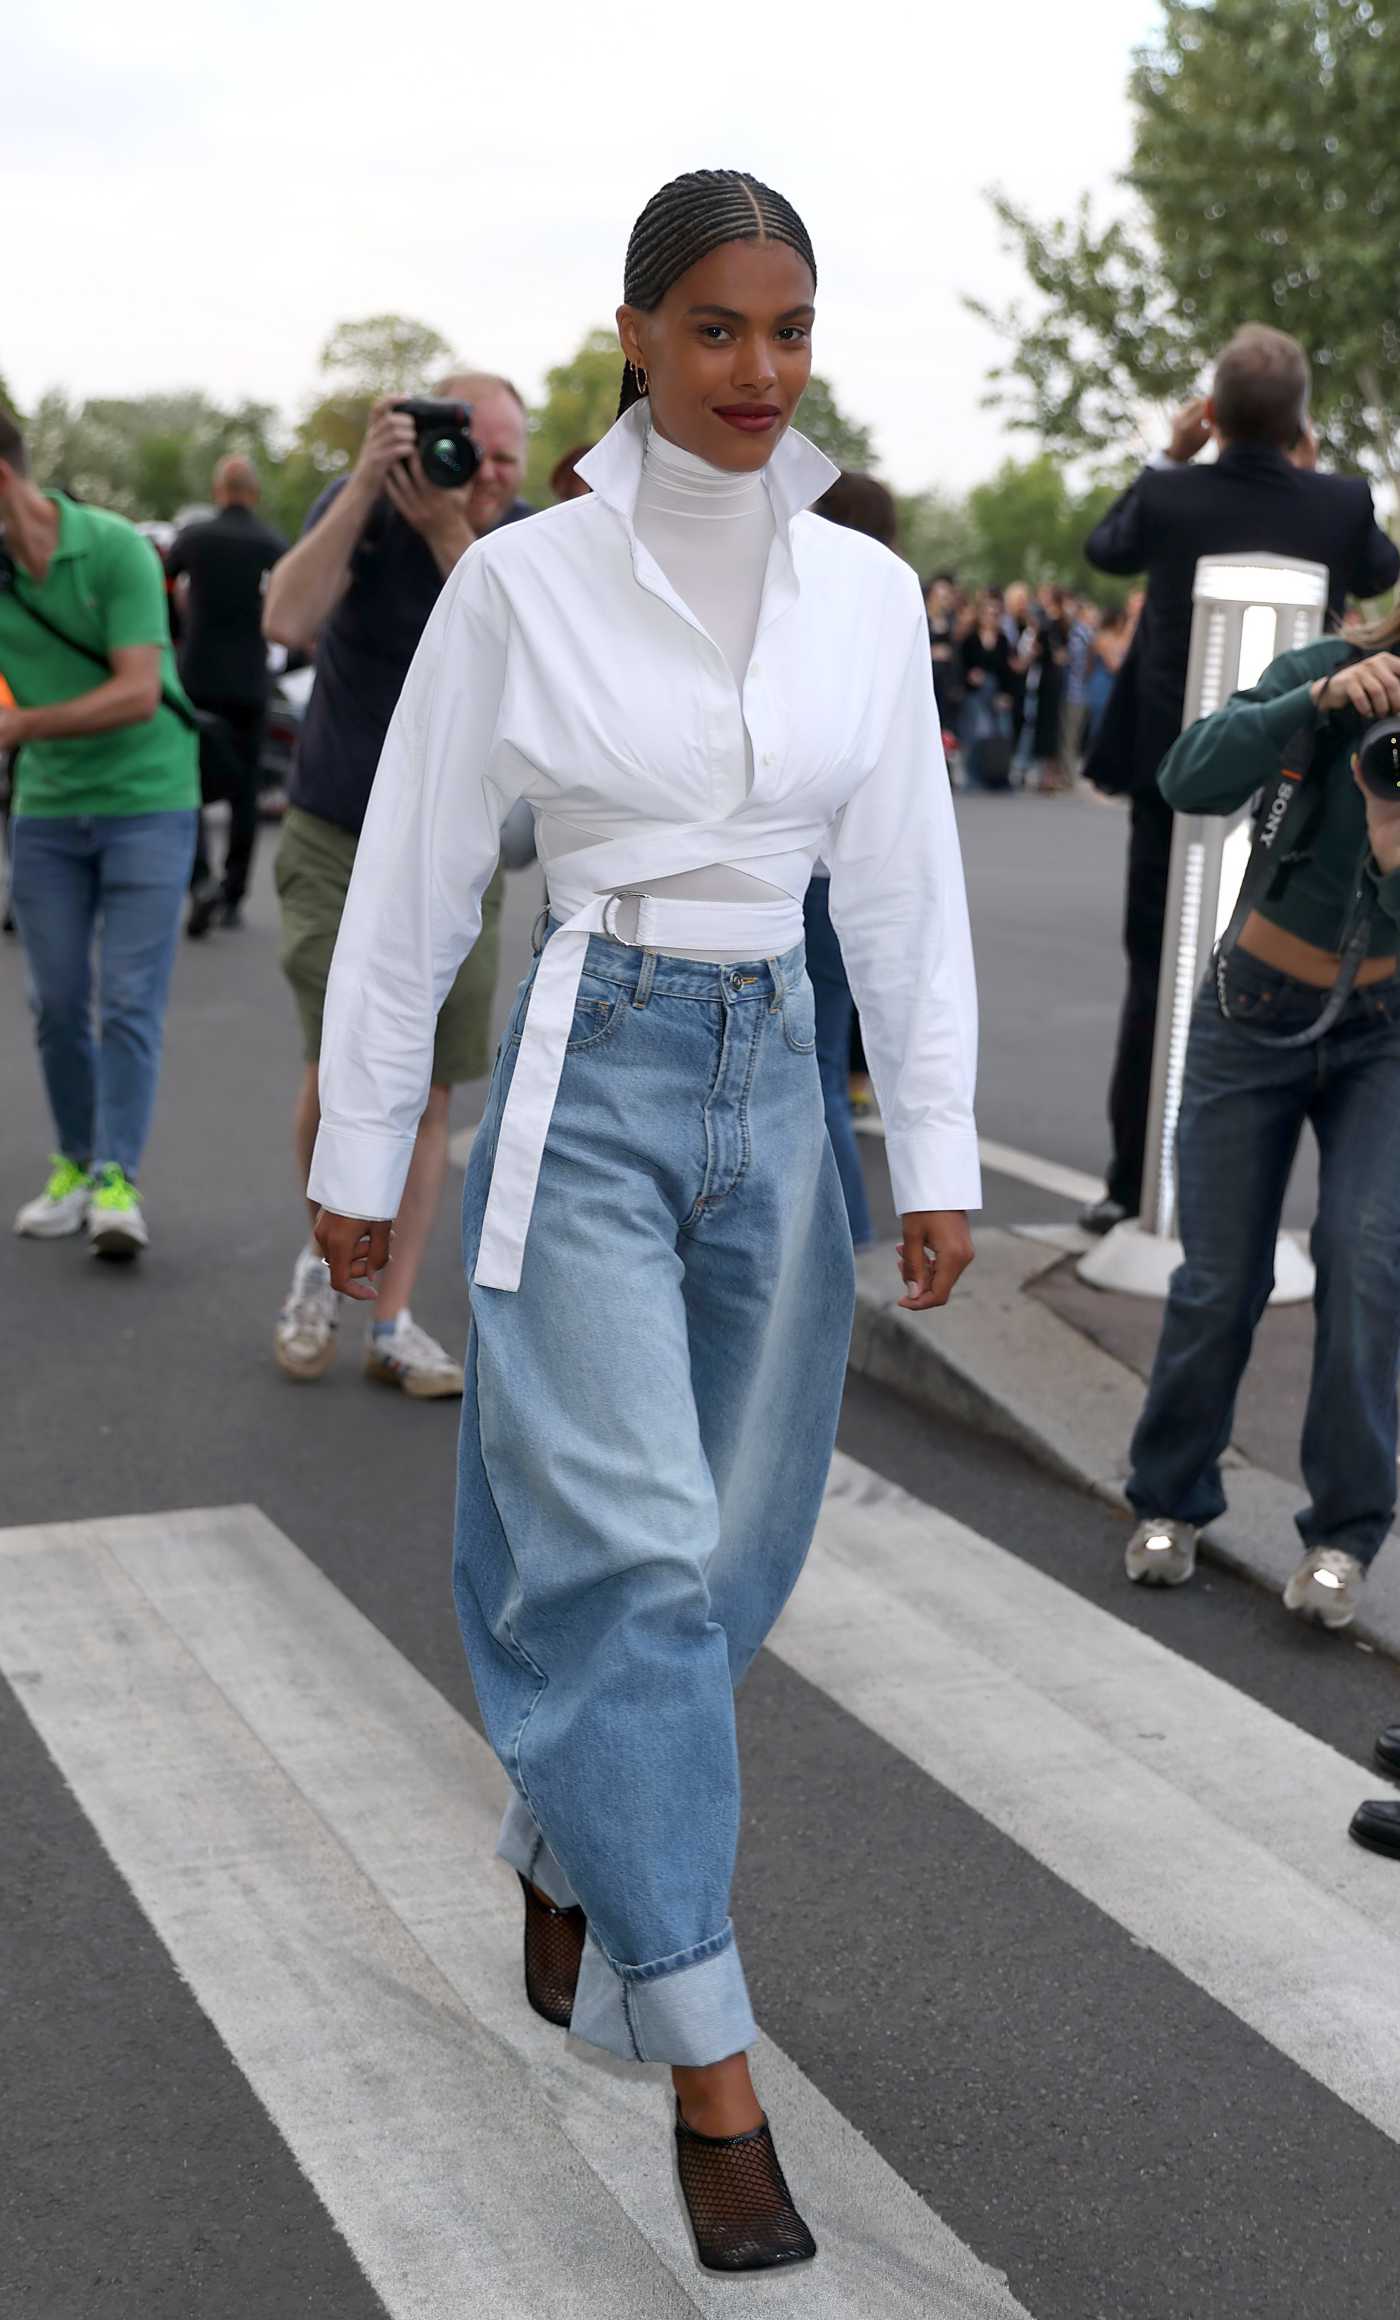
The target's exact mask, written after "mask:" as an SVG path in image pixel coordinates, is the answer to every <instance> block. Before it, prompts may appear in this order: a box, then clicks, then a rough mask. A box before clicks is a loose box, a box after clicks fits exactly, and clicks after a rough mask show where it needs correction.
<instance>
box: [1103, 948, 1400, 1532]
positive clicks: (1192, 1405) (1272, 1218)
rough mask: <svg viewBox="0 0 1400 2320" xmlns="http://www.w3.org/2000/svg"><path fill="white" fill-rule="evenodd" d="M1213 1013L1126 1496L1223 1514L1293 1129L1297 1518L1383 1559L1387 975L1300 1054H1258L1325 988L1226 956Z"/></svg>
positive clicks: (1390, 1331) (1395, 1107)
mask: <svg viewBox="0 0 1400 2320" xmlns="http://www.w3.org/2000/svg"><path fill="white" fill-rule="evenodd" d="M1227 996H1228V1000H1229V1005H1230V1011H1231V1014H1232V1015H1233V1016H1235V1017H1236V1018H1237V1019H1238V1020H1237V1022H1234V1023H1231V1022H1227V1021H1226V1020H1225V1018H1224V1017H1223V1016H1222V1015H1221V1013H1220V1009H1219V1006H1218V1004H1217V1002H1216V998H1215V995H1214V991H1213V990H1212V988H1211V987H1210V986H1209V985H1207V986H1206V988H1205V989H1204V990H1203V991H1202V992H1201V995H1200V997H1199V998H1198V999H1197V1002H1196V1011H1195V1015H1194V1017H1193V1019H1192V1025H1191V1038H1190V1044H1189V1046H1188V1048H1187V1054H1186V1075H1185V1086H1184V1090H1183V1095H1182V1105H1181V1120H1180V1125H1179V1127H1178V1130H1177V1173H1178V1182H1179V1194H1178V1202H1179V1208H1180V1214H1181V1227H1180V1229H1181V1238H1182V1243H1183V1247H1184V1250H1185V1262H1184V1264H1183V1265H1182V1266H1181V1267H1180V1268H1179V1270H1178V1271H1177V1273H1176V1274H1175V1276H1174V1277H1173V1280H1172V1284H1171V1293H1170V1296H1169V1297H1168V1300H1167V1310H1166V1316H1165V1319H1164V1321H1163V1324H1162V1335H1161V1340H1160V1343H1159V1344H1158V1347H1157V1357H1156V1361H1155V1363H1154V1365H1153V1370H1152V1378H1151V1383H1150V1385H1149V1387H1148V1393H1147V1405H1146V1408H1145V1409H1144V1411H1143V1414H1142V1417H1141V1419H1140V1420H1139V1423H1138V1426H1137V1430H1136V1432H1135V1434H1134V1436H1133V1444H1132V1460H1131V1473H1130V1476H1129V1480H1128V1497H1129V1498H1130V1500H1131V1501H1132V1504H1133V1505H1134V1506H1135V1507H1136V1508H1137V1510H1138V1512H1139V1513H1140V1514H1157V1515H1171V1516H1175V1517H1176V1518H1177V1519H1178V1520H1180V1521H1183V1522H1190V1523H1197V1524H1204V1523H1208V1522H1212V1521H1214V1519H1215V1517H1216V1516H1217V1515H1219V1514H1221V1513H1223V1511H1224V1507H1225V1493H1224V1490H1223V1488H1222V1486H1221V1480H1220V1463H1219V1462H1220V1457H1221V1453H1222V1452H1223V1450H1224V1449H1225V1446H1226V1444H1227V1443H1228V1441H1229V1439H1230V1433H1231V1428H1232V1425H1233V1422H1234V1412H1235V1396H1236V1394H1237V1392H1238V1390H1239V1383H1240V1379H1241V1378H1242V1377H1243V1375H1244V1370H1245V1364H1246V1362H1247V1361H1248V1359H1249V1351H1250V1346H1251V1344H1252V1342H1253V1338H1254V1331H1255V1328H1256V1326H1257V1324H1258V1321H1259V1319H1260V1316H1261V1315H1262V1313H1263V1311H1264V1308H1265V1306H1266V1304H1267V1303H1268V1299H1269V1293H1270V1291H1271V1289H1272V1287H1273V1279H1274V1245H1275V1242H1276V1240H1277V1238H1278V1231H1279V1220H1280V1217H1281V1215H1282V1210H1283V1200H1284V1194H1285V1192H1286V1190H1287V1187H1288V1177H1289V1171H1290V1169H1291V1168H1292V1165H1293V1157H1294V1154H1295V1152H1296V1151H1297V1148H1298V1138H1299V1136H1300V1135H1301V1133H1302V1129H1303V1123H1304V1121H1305V1120H1310V1121H1311V1122H1312V1125H1313V1128H1314V1130H1315V1132H1316V1135H1317V1143H1318V1154H1319V1163H1320V1174H1319V1188H1318V1209H1317V1220H1316V1222H1315V1224H1314V1225H1313V1230H1312V1254H1313V1262H1314V1264H1315V1265H1316V1268H1317V1291H1316V1313H1317V1335H1316V1343H1315V1347H1314V1353H1313V1370H1312V1383H1311V1389H1310V1392H1309V1395H1308V1405H1307V1412H1306V1415H1305V1417H1304V1421H1303V1437H1302V1452H1301V1455H1302V1468H1303V1478H1304V1481H1305V1482H1306V1485H1307V1488H1308V1491H1309V1493H1310V1496H1311V1504H1310V1505H1309V1506H1308V1507H1307V1508H1305V1510H1304V1511H1303V1512H1302V1513H1301V1514H1300V1515H1299V1517H1298V1529H1299V1531H1300V1532H1301V1534H1302V1538H1303V1542H1304V1544H1305V1545H1306V1546H1308V1547H1318V1546H1331V1547H1344V1548H1345V1549H1346V1550H1347V1552H1348V1553H1349V1554H1353V1555H1356V1556H1357V1557H1358V1558H1359V1559H1360V1561H1361V1562H1363V1563H1369V1562H1370V1561H1371V1559H1372V1557H1373V1556H1374V1555H1375V1554H1376V1552H1377V1550H1378V1548H1379V1547H1380V1545H1381V1543H1382V1541H1383V1540H1384V1538H1385V1536H1386V1533H1387V1531H1388V1530H1389V1528H1390V1523H1391V1517H1392V1515H1393V1513H1394V1511H1395V1450H1396V1399H1395V1394H1396V1373H1397V1364H1400V1166H1397V1164H1396V1151H1397V1148H1398V1147H1400V977H1397V978H1395V979H1394V980H1391V981H1388V982H1384V983H1376V984H1373V985H1371V986H1370V987H1369V988H1368V989H1366V990H1362V991H1357V992H1355V993H1353V995H1352V997H1351V999H1350V1000H1349V1001H1348V1003H1347V1006H1346V1008H1345V1010H1344V1011H1343V1013H1342V1015H1341V1017H1340V1018H1339V1020H1338V1022H1337V1023H1336V1024H1335V1026H1334V1027H1333V1029H1332V1030H1330V1031H1328V1032H1326V1033H1324V1035H1323V1037H1322V1039H1321V1040H1320V1041H1319V1042H1318V1043H1317V1045H1316V1046H1313V1047H1302V1048H1293V1049H1291V1050H1290V1049H1284V1050H1280V1049H1277V1048H1269V1047H1265V1046H1261V1045H1260V1044H1259V1043H1258V1042H1257V1041H1255V1040H1252V1039H1250V1038H1249V1037H1248V1036H1247V1034H1246V1032H1245V1031H1244V1030H1243V1029H1241V1028H1240V1025H1241V1024H1245V1023H1247V1024H1251V1025H1253V1026H1255V1027H1256V1028H1258V1029H1261V1030H1270V1031H1272V1032H1274V1033H1275V1034H1278V1033H1287V1032H1292V1031H1296V1030H1300V1029H1301V1028H1302V1027H1303V1026H1304V1025H1305V1024H1307V1023H1308V1022H1309V1021H1312V1020H1315V1019H1316V1016H1317V1014H1318V1011H1319V1008H1320V1007H1321V1005H1322V997H1321V995H1320V994H1319V993H1318V992H1317V991H1315V990H1311V989H1309V987H1308V986H1307V985H1306V984H1303V983H1297V982H1294V981H1293V980H1292V978H1291V977H1289V976H1287V975H1282V974H1280V973H1279V972H1278V971H1277V970H1276V969H1275V968H1273V967H1266V966H1264V965H1262V964H1261V963H1260V962H1259V961H1258V960H1256V959H1251V958H1249V957H1248V956H1247V955H1245V954H1244V953H1242V952H1240V951H1236V952H1235V953H1234V956H1233V958H1232V959H1231V962H1230V966H1229V979H1228V986H1227Z"/></svg>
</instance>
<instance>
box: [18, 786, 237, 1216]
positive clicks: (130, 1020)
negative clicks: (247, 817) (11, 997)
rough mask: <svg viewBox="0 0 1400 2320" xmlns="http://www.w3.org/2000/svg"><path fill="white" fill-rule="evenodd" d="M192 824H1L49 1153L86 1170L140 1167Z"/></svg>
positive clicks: (52, 819)
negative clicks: (50, 1137) (54, 1148)
mask: <svg viewBox="0 0 1400 2320" xmlns="http://www.w3.org/2000/svg"><path fill="white" fill-rule="evenodd" d="M196 819H197V817H196V815H195V814H194V812H193V810H191V811H189V812H176V813H163V814H97V815H91V816H88V815H84V816H76V815H75V816H72V817H70V816H67V815H54V816H48V815H44V814H18V815H16V817H15V820H14V823H13V825H12V827H11V831H10V846H11V853H12V859H13V896H14V910H15V918H16V920H17V922H18V925H19V931H20V935H21V938H22V940H23V943H24V954H25V963H26V965H27V967H28V971H29V973H28V980H29V1001H30V1005H31V1007H32V1008H33V1011H34V1018H35V1024H36V1027H37V1032H38V1042H39V1061H40V1065H41V1067H42V1069H43V1074H44V1085H45V1088H46V1089H47V1091H48V1098H49V1109H50V1111H51V1112H52V1113H53V1118H54V1131H55V1135H56V1137H57V1140H58V1146H59V1149H60V1151H61V1152H62V1153H63V1155H64V1158H65V1159H68V1160H73V1161H76V1162H77V1164H78V1166H79V1167H82V1168H86V1167H89V1166H93V1167H103V1166H105V1165H106V1164H107V1163H108V1162H110V1161H115V1162H116V1164H117V1166H118V1167H119V1168H122V1169H124V1170H125V1171H126V1174H127V1175H128V1176H130V1177H132V1178H135V1177H137V1176H139V1174H140V1171H141V1154H142V1152H143V1150H144V1149H145V1143H146V1137H147V1135H148V1133H149V1131H150V1125H151V1114H152V1111H153V1110H154V1108H155V1100H156V1082H157V1079H158V1077H159V1074H160V1052H161V1042H162V1038H163V1035H164V1030H165V1002H166V994H167V992H168V990H169V987H170V970H171V967H172V965H173V964H174V959H175V948H176V944H177V942H178V940H179V934H180V906H181V903H182V901H183V899H184V894H185V888H186V886H187V885H188V884H189V876H190V864H191V863H192V862H193V860H194V842H195V823H196ZM94 943H95V946H96V965H97V976H96V1000H97V1007H96V1028H95V1030H94V1021H93V950H94Z"/></svg>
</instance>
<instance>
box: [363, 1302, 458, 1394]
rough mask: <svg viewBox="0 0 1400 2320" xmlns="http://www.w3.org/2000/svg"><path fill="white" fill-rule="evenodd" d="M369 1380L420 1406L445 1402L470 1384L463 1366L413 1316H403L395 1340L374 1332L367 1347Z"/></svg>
mask: <svg viewBox="0 0 1400 2320" xmlns="http://www.w3.org/2000/svg"><path fill="white" fill-rule="evenodd" d="M365 1376H366V1377H368V1378H377V1379H378V1380H379V1383H380V1384H381V1385H386V1386H397V1387H398V1389H399V1391H400V1393H404V1394H411V1395H412V1396H413V1399H414V1400H415V1401H416V1402H436V1401H442V1400H444V1399H446V1398H447V1397H449V1396H452V1395H457V1394H460V1393H461V1392H462V1390H463V1388H464V1386H465V1384H466V1379H465V1378H464V1377H463V1375H462V1365H461V1363H460V1362H457V1361H454V1360H453V1359H452V1356H451V1355H450V1354H449V1353H447V1352H445V1351H444V1349H443V1347H442V1346H440V1345H439V1344H438V1342H437V1339H436V1338H435V1337H429V1335H428V1332H427V1330H426V1329H420V1328H419V1326H418V1324H417V1322H416V1321H415V1320H414V1319H413V1316H412V1314H410V1313H401V1314H400V1315H399V1317H398V1320H397V1321H396V1322H395V1324H394V1330H393V1335H392V1336H384V1337H376V1336H375V1335H374V1334H373V1332H372V1331H371V1334H370V1339H369V1343H368V1345H367V1346H366V1347H365Z"/></svg>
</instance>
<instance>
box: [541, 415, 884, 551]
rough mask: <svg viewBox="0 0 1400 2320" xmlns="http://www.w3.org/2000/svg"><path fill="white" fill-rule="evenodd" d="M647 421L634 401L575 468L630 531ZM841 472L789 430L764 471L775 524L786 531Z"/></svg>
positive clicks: (821, 453)
mask: <svg viewBox="0 0 1400 2320" xmlns="http://www.w3.org/2000/svg"><path fill="white" fill-rule="evenodd" d="M649 424H650V422H649V420H648V417H647V408H646V404H645V402H641V403H634V404H633V405H632V407H631V409H630V410H628V411H624V412H623V414H622V417H621V418H620V419H619V420H618V421H617V423H616V424H615V425H614V426H612V427H610V428H609V429H608V432H607V434H606V435H605V436H604V437H603V439H602V441H601V443H595V444H594V446H593V449H592V450H591V451H590V452H588V453H587V455H586V456H585V457H584V458H583V459H581V460H580V461H579V463H578V470H577V472H578V473H579V474H580V475H581V476H582V477H583V480H584V482H585V483H586V484H587V485H588V486H589V488H590V490H591V491H593V492H595V493H596V494H597V496H598V498H599V499H600V500H602V501H604V502H605V504H606V505H607V506H608V507H611V508H615V509H616V510H617V513H618V514H619V515H620V516H621V517H622V520H623V522H624V523H625V524H626V526H627V529H628V531H629V532H630V531H631V530H632V518H633V515H634V512H635V510H636V505H637V493H638V491H639V490H640V489H641V482H642V457H643V454H644V452H645V449H646V438H647V428H648V425H649ZM840 473H841V470H840V468H839V467H837V466H835V465H834V463H833V462H832V461H831V460H830V459H828V458H827V456H826V453H825V452H824V451H818V449H817V447H816V445H815V443H809V442H808V441H807V438H806V436H805V435H797V434H794V432H793V430H792V429H791V428H789V429H788V431H787V433H786V434H785V435H784V436H783V438H782V441H781V442H780V443H779V444H778V447H777V449H776V450H775V451H774V453H773V456H772V458H771V459H770V460H769V462H768V465H767V466H766V467H765V468H764V470H763V477H764V481H765V483H766V484H767V487H768V496H769V498H770V499H771V500H772V502H773V514H774V518H775V520H776V521H777V523H778V525H779V527H780V528H781V529H782V530H783V531H786V530H787V527H788V525H789V524H790V523H791V522H792V519H793V517H794V516H797V515H801V513H802V511H803V509H804V508H809V507H810V506H811V505H812V502H813V501H814V500H818V499H820V498H821V495H822V493H823V492H824V491H827V490H829V489H830V487H831V485H832V484H833V483H835V481H836V479H837V477H838V476H839V475H840Z"/></svg>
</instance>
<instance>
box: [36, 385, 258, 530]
mask: <svg viewBox="0 0 1400 2320" xmlns="http://www.w3.org/2000/svg"><path fill="white" fill-rule="evenodd" d="M274 423H275V414H274V413H273V411H272V410H271V409H270V408H269V407H268V406H267V405H266V404H263V403H252V402H247V403H240V404H237V405H235V406H234V407H233V408H232V409H227V410H226V409H224V408H223V407H222V406H221V405H219V404H217V403H214V402H212V401H211V400H210V399H209V397H208V396H207V395H203V394H200V393H198V392H196V391H195V390H193V389H190V390H188V391H186V392H183V393H176V394H166V395H140V396H133V397H126V398H115V397H96V398H94V399H92V400H91V401H89V402H85V403H76V402H71V401H70V400H69V399H68V397H67V396H66V395H64V394H62V393H60V392H59V391H58V390H56V389H51V390H50V391H49V392H48V393H47V394H45V395H42V396H41V397H40V399H39V402H38V404H37V406H36V407H35V410H34V414H33V417H32V418H31V420H30V422H29V426H28V430H27V433H28V441H29V451H30V459H31V463H32V465H33V468H34V472H35V474H36V475H37V476H38V477H39V479H40V481H41V482H44V483H53V484H59V485H62V486H64V487H65V488H66V489H68V490H70V491H72V492H74V493H75V494H76V495H77V497H78V498H80V499H84V500H90V501H92V502H93V503H94V504H95V505H96V506H98V507H109V508H114V509H115V510H116V511H117V513H118V514H119V515H127V516H133V517H137V518H140V517H162V518H166V519H169V518H170V517H173V516H176V515H178V514H179V512H180V510H181V509H182V508H185V507H189V506H191V505H194V504H197V503H205V504H207V502H208V499H209V488H210V480H211V478H212V475H213V471H214V467H215V464H216V462H217V461H218V460H220V459H221V458H222V457H223V456H224V454H225V453H226V452H230V451H240V452H243V453H244V454H245V455H246V456H247V457H248V458H250V459H252V460H253V461H254V462H255V463H256V464H257V466H258V467H259V468H260V469H262V470H263V472H264V473H265V474H266V473H267V472H269V471H271V470H274V469H275V467H276V464H277V462H276V455H275V450H274V444H273V427H274Z"/></svg>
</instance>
